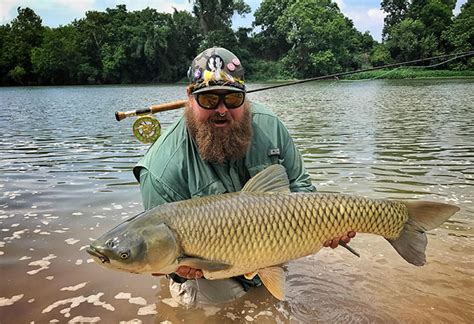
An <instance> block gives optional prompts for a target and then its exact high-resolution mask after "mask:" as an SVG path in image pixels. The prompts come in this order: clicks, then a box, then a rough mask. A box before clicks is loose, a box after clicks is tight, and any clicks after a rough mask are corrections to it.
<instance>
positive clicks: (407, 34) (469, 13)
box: [0, 0, 474, 85]
mask: <svg viewBox="0 0 474 324" xmlns="http://www.w3.org/2000/svg"><path fill="white" fill-rule="evenodd" d="M191 2H192V4H193V10H192V12H187V11H177V10H175V11H174V12H173V13H172V14H169V13H161V12H158V11H157V10H156V9H152V8H146V9H143V10H140V11H132V12H129V11H128V10H127V8H126V7H125V5H118V6H117V7H116V8H108V9H106V10H105V12H99V11H88V12H87V13H86V15H85V18H82V19H78V20H74V21H73V22H71V23H70V24H68V25H65V26H60V27H57V28H50V27H45V26H43V25H42V20H41V17H39V16H38V15H37V14H36V13H35V12H34V11H33V10H31V9H30V8H18V16H17V17H16V18H15V19H14V20H13V21H12V22H11V23H9V24H6V25H2V26H0V85H51V84H56V85H58V84H101V83H143V82H176V81H179V80H182V79H183V77H184V76H185V75H186V71H187V68H188V65H189V63H190V61H191V60H192V58H193V57H194V56H195V55H196V54H197V53H198V52H199V51H201V50H203V49H205V48H207V47H209V46H224V47H226V48H228V49H229V50H231V51H232V52H234V53H235V54H237V55H238V56H239V57H241V59H242V60H243V61H245V62H246V78H247V79H250V80H259V81H263V80H287V79H295V78H298V79H299V78H309V77H315V76H320V75H326V74H331V73H338V72H343V71H352V70H356V69H360V68H367V67H372V66H382V65H384V64H390V63H397V62H402V61H406V60H415V59H419V58H428V57H433V56H437V55H441V54H447V53H459V52H466V51H472V50H473V48H474V44H473V43H474V20H473V19H472V17H473V16H474V8H473V0H468V1H467V2H466V3H465V4H464V5H463V6H462V8H461V12H460V13H459V14H458V15H457V16H454V15H453V9H454V7H455V4H456V1H455V0H412V1H409V0H397V1H395V0H382V2H381V9H383V10H384V11H385V12H386V13H387V16H386V18H385V25H384V30H383V38H382V42H381V43H379V42H377V41H375V40H374V39H373V38H372V36H371V35H370V34H369V33H368V32H365V33H362V32H360V31H358V30H356V29H355V27H354V24H353V23H352V21H351V20H350V19H348V18H347V17H345V16H344V15H343V14H342V12H341V11H340V9H339V7H338V5H337V4H336V3H334V2H332V1H331V0H299V1H290V0H263V1H262V2H261V4H260V7H259V8H258V9H257V10H256V12H255V14H254V22H253V27H255V28H239V29H237V30H234V29H232V16H233V15H234V14H240V15H243V14H248V13H249V12H250V7H249V6H248V5H247V4H245V2H244V1H243V0H232V1H219V0H207V1H203V0H197V1H191ZM433 63H439V61H438V62H430V61H426V62H425V63H424V64H425V65H430V64H433ZM473 66H474V58H473V57H472V56H468V57H464V58H462V59H458V60H455V61H451V62H449V63H447V64H444V65H442V66H439V67H436V69H443V70H449V73H448V72H446V71H444V72H441V71H440V72H438V71H436V70H431V72H422V71H410V70H409V69H407V70H405V69H403V70H398V69H397V71H394V72H391V73H390V74H387V77H413V75H415V76H420V75H422V74H423V73H428V76H435V77H437V76H442V77H444V76H459V75H463V76H464V75H467V76H471V75H472V73H471V72H472V69H473ZM454 71H458V72H454ZM459 71H462V72H459ZM470 71H471V72H470ZM383 73H385V72H383V71H382V72H381V71H379V72H371V73H369V74H367V75H368V76H369V77H372V76H375V77H380V76H381V75H383ZM361 77H364V75H357V76H352V77H351V78H361Z"/></svg>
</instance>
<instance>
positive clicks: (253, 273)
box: [244, 271, 258, 280]
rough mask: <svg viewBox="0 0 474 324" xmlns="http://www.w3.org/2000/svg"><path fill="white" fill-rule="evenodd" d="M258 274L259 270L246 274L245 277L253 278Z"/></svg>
mask: <svg viewBox="0 0 474 324" xmlns="http://www.w3.org/2000/svg"><path fill="white" fill-rule="evenodd" d="M257 274H258V271H255V272H250V273H246V274H244V277H245V279H248V280H252V279H253V277H255V276H256V275H257Z"/></svg>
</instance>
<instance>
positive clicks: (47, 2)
mask: <svg viewBox="0 0 474 324" xmlns="http://www.w3.org/2000/svg"><path fill="white" fill-rule="evenodd" d="M466 1H467V0H458V1H457V4H456V9H455V13H458V12H459V8H460V7H461V5H462V4H464V3H465V2H466ZM245 2H246V3H247V4H249V5H250V7H251V8H252V13H251V14H248V15H247V16H246V17H245V18H242V17H234V24H233V26H234V27H240V26H245V27H249V26H250V25H251V23H252V21H253V12H254V11H255V10H256V9H257V8H258V7H259V5H260V3H261V0H245ZM335 2H337V3H338V5H339V8H340V9H341V11H342V12H343V13H344V15H345V16H347V17H349V18H350V19H352V21H353V22H354V25H355V27H356V28H357V29H358V30H359V31H361V32H365V31H369V32H370V34H371V35H372V36H373V37H374V38H375V39H376V40H378V41H380V40H381V35H382V28H383V18H384V13H383V12H382V11H381V10H380V2H381V0H337V1H335ZM118 4H125V5H126V6H127V9H128V10H129V11H135V10H141V9H144V8H146V7H151V8H155V9H156V10H158V11H160V12H173V7H174V8H176V9H178V10H188V11H190V10H191V4H190V3H189V0H133V1H132V0H0V25H4V24H6V23H8V22H10V21H11V20H12V19H13V18H15V17H16V15H17V11H16V9H17V7H30V8H31V9H33V10H34V11H35V12H36V14H38V15H39V16H40V17H41V18H42V19H43V25H45V26H50V27H57V26H59V25H67V24H69V23H70V22H72V21H73V20H74V19H77V18H83V17H84V16H85V12H86V11H88V10H98V11H104V10H105V9H106V8H115V6H116V5H118Z"/></svg>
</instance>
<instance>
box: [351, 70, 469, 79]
mask: <svg viewBox="0 0 474 324" xmlns="http://www.w3.org/2000/svg"><path fill="white" fill-rule="evenodd" d="M466 77H471V78H474V71H462V72H461V71H452V70H433V69H416V68H407V67H405V68H397V69H392V70H377V71H369V72H361V73H357V74H353V75H347V76H344V77H343V79H345V80H367V79H426V78H466Z"/></svg>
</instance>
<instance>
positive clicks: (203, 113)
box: [185, 90, 252, 163]
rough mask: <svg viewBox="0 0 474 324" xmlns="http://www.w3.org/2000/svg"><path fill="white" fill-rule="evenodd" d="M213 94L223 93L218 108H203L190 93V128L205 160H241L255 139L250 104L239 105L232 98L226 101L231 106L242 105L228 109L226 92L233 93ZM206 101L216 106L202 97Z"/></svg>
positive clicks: (186, 114) (187, 118) (187, 119)
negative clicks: (225, 99) (225, 97)
mask: <svg viewBox="0 0 474 324" xmlns="http://www.w3.org/2000/svg"><path fill="white" fill-rule="evenodd" d="M212 93H214V94H219V95H221V96H220V97H219V98H218V100H219V101H218V105H217V106H216V107H215V109H205V108H202V107H201V105H200V104H199V103H198V101H197V98H195V97H194V96H193V95H189V101H188V105H187V107H186V110H185V116H186V123H187V126H188V129H189V131H190V133H191V135H192V136H193V138H194V139H195V141H196V144H197V146H198V149H199V153H200V155H201V157H202V158H203V159H204V160H205V161H210V162H218V163H223V162H225V161H229V160H233V159H240V158H242V157H244V156H245V154H246V152H247V149H248V147H249V145H250V141H251V138H252V121H251V115H250V108H249V107H250V106H249V103H248V102H243V103H242V104H240V101H238V100H233V99H232V98H231V99H232V100H227V104H228V106H236V105H235V104H236V103H238V104H239V105H237V106H236V108H231V109H229V108H227V107H226V105H225V104H224V100H223V99H224V98H223V95H225V94H228V93H231V92H229V91H225V90H224V91H222V90H219V91H213V92H212ZM201 99H202V98H201ZM228 99H229V98H228ZM215 102H216V101H214V103H215ZM203 103H204V104H208V105H209V106H213V104H212V102H210V101H206V102H204V101H202V100H201V104H203ZM229 104H230V105H229Z"/></svg>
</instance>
